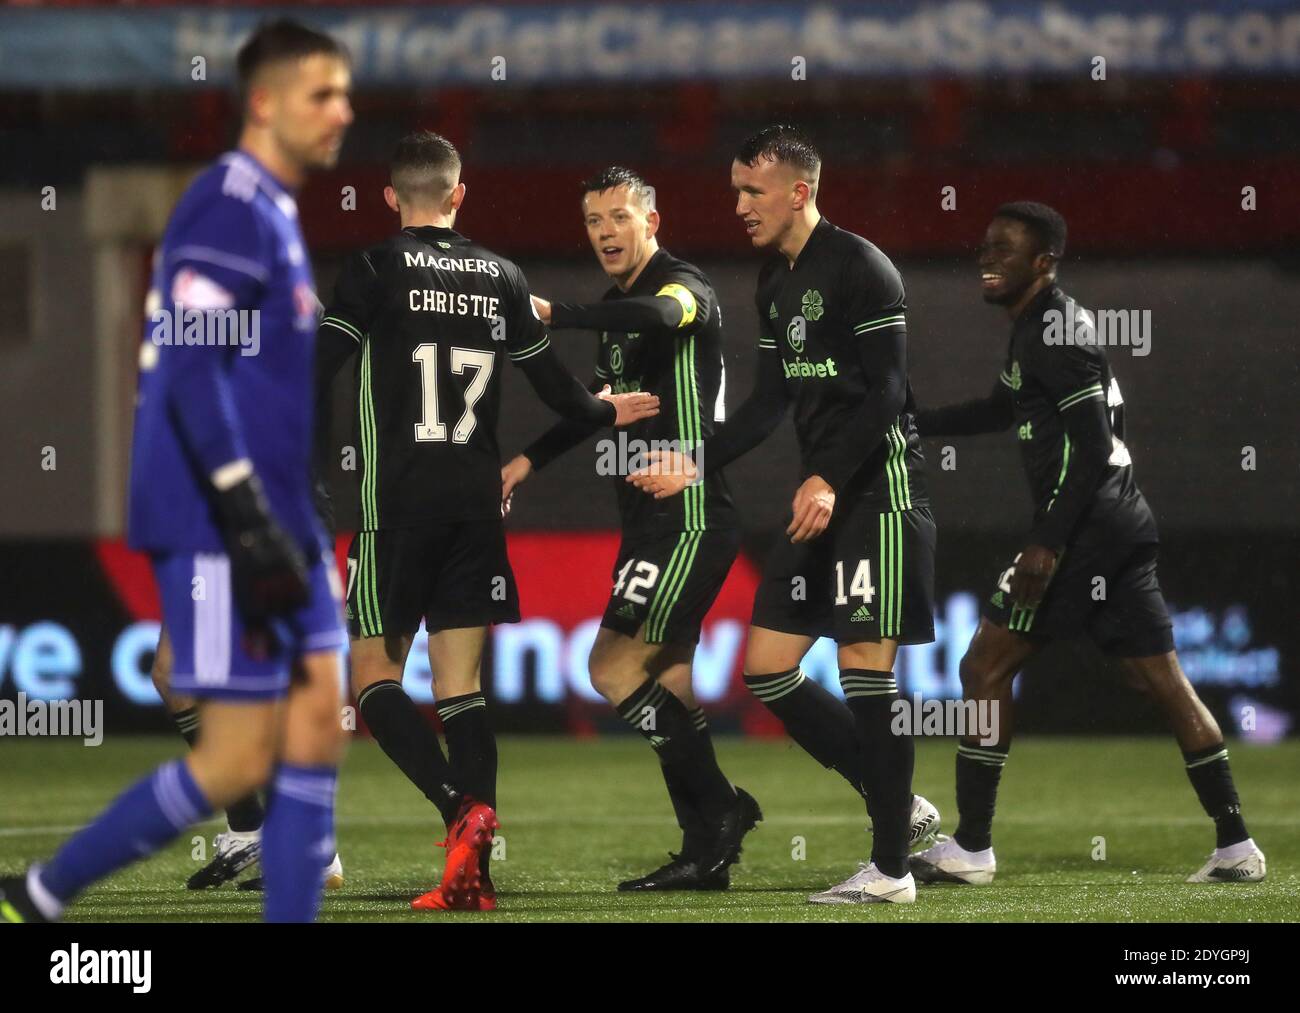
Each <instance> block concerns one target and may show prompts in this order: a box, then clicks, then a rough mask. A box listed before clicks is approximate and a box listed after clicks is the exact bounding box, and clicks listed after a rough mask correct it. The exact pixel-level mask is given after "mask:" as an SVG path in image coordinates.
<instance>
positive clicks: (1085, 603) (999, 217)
mask: <svg viewBox="0 0 1300 1013" xmlns="http://www.w3.org/2000/svg"><path fill="white" fill-rule="evenodd" d="M1065 238H1066V226H1065V221H1064V219H1063V218H1062V217H1061V216H1060V215H1059V214H1058V213H1057V212H1056V211H1054V210H1052V209H1051V208H1050V207H1047V206H1046V205H1043V204H1036V203H1033V202H1029V201H1019V202H1016V203H1012V204H1005V205H1003V206H1002V207H1001V208H999V209H998V211H997V214H996V215H995V217H994V218H993V221H992V222H991V223H990V225H989V226H988V229H987V231H986V232H985V235H984V242H983V245H982V246H981V247H980V250H979V267H980V280H981V286H982V288H983V293H984V301H985V302H988V303H992V304H994V305H997V306H1002V307H1003V308H1004V309H1005V310H1006V311H1007V315H1008V316H1009V317H1010V318H1011V321H1012V325H1011V342H1010V345H1009V347H1008V349H1007V358H1006V365H1005V368H1004V369H1003V371H1002V374H1001V376H1000V377H999V378H998V380H997V382H996V383H995V384H994V385H993V392H992V393H991V394H990V395H989V396H988V397H987V398H983V399H981V400H976V401H969V402H966V403H964V404H959V405H953V406H950V407H946V408H939V409H935V410H929V411H922V412H921V413H920V414H919V415H918V418H917V425H918V427H919V428H920V430H921V434H922V435H923V436H941V435H950V434H951V435H966V434H971V433H990V432H1001V431H1003V430H1006V429H1010V428H1011V427H1012V426H1015V427H1016V429H1017V433H1018V436H1019V439H1020V451H1021V460H1022V461H1023V462H1024V466H1025V471H1026V472H1027V474H1028V476H1029V484H1030V488H1031V489H1032V491H1033V495H1034V500H1035V505H1036V509H1035V512H1034V521H1033V527H1032V529H1031V530H1030V532H1029V534H1028V535H1027V536H1026V538H1025V540H1024V548H1023V549H1021V551H1020V553H1019V554H1018V555H1017V556H1016V557H1015V559H1014V560H1012V562H1011V565H1010V566H1009V567H1007V568H1006V569H1005V570H1004V571H1003V572H1002V575H1001V577H1000V578H999V579H998V582H997V586H996V587H995V588H994V590H993V593H992V595H991V596H990V598H989V599H988V600H987V601H986V602H985V603H984V607H983V616H982V618H981V620H980V624H979V627H978V629H977V630H976V631H975V636H974V638H973V639H972V640H971V643H970V647H969V648H968V649H967V651H966V655H965V657H963V658H962V662H961V679H962V686H963V690H964V696H965V698H966V699H967V700H979V701H995V702H996V703H995V705H996V706H997V707H998V708H999V725H998V727H999V741H998V742H997V743H996V744H994V745H981V744H980V743H979V742H978V741H975V740H973V739H970V738H967V739H964V740H963V741H962V743H961V744H960V745H959V746H958V748H957V808H958V810H959V814H960V822H959V823H958V826H957V830H956V832H955V834H954V835H953V837H952V838H951V839H948V838H941V839H940V841H939V843H938V844H936V845H934V846H933V847H931V848H928V849H926V850H925V851H922V852H920V853H918V854H916V855H913V856H912V859H911V865H912V871H913V872H914V873H915V875H916V877H917V878H918V879H920V880H922V881H923V882H924V881H947V882H959V883H972V884H986V883H990V882H992V880H993V876H994V873H995V871H996V869H997V864H996V862H995V860H994V856H993V847H992V822H993V809H994V802H995V799H996V796H997V788H998V781H999V779H1000V778H1001V774H1002V767H1003V765H1004V764H1005V763H1006V759H1007V752H1008V749H1009V747H1010V743H1011V727H1012V714H1011V709H1012V695H1011V685H1012V680H1013V679H1014V678H1015V676H1016V673H1017V672H1019V671H1020V669H1021V668H1022V667H1023V666H1024V664H1025V663H1026V662H1027V661H1028V660H1029V659H1030V658H1032V657H1033V656H1034V655H1035V654H1037V653H1038V652H1039V651H1040V650H1041V649H1042V648H1043V647H1044V646H1045V645H1046V644H1047V643H1049V642H1050V641H1052V640H1058V639H1063V638H1066V637H1073V636H1077V635H1079V634H1081V633H1083V634H1087V636H1088V637H1090V638H1091V639H1092V640H1093V642H1094V643H1096V644H1097V646H1098V647H1100V648H1101V649H1102V650H1103V651H1104V652H1106V653H1107V654H1109V655H1111V656H1112V657H1116V658H1118V659H1119V660H1120V661H1121V663H1122V664H1123V665H1124V667H1125V668H1126V669H1128V671H1129V674H1130V675H1131V676H1132V677H1133V678H1134V680H1135V681H1136V682H1137V683H1138V684H1139V685H1140V686H1142V687H1143V688H1144V689H1145V690H1146V691H1147V692H1149V693H1150V694H1151V696H1152V697H1154V699H1155V700H1156V701H1157V702H1158V703H1159V705H1160V706H1161V708H1162V709H1163V710H1164V712H1165V714H1166V716H1167V718H1168V720H1169V722H1170V724H1171V725H1172V727H1173V730H1174V734H1175V736H1176V737H1177V739H1178V744H1179V746H1180V747H1181V748H1182V751H1183V759H1184V762H1185V763H1186V767H1187V776H1188V778H1189V779H1190V780H1191V782H1192V786H1193V788H1195V790H1196V794H1197V797H1198V798H1199V799H1200V801H1201V804H1202V806H1204V808H1205V811H1206V813H1207V814H1208V815H1209V816H1210V818H1211V819H1213V821H1214V824H1215V829H1216V835H1217V842H1216V847H1215V849H1214V853H1213V854H1212V855H1211V856H1210V858H1209V860H1208V861H1207V862H1206V863H1205V864H1204V866H1202V868H1200V869H1199V870H1198V871H1197V872H1195V873H1193V874H1192V875H1191V876H1190V877H1189V879H1188V882H1193V883H1204V882H1245V881H1254V880H1260V879H1263V878H1264V872H1265V865H1264V855H1263V853H1262V852H1261V851H1260V850H1259V848H1258V847H1256V845H1255V842H1254V841H1253V840H1251V838H1250V835H1249V834H1248V833H1247V831H1246V826H1245V823H1244V822H1243V821H1242V817H1241V805H1240V803H1239V802H1238V800H1237V792H1236V788H1235V787H1234V786H1233V781H1232V773H1231V771H1230V770H1229V767H1228V750H1227V749H1226V748H1225V746H1224V743H1223V734H1222V733H1221V732H1220V731H1219V726H1218V724H1217V723H1216V722H1215V720H1214V717H1213V716H1212V715H1211V714H1210V712H1209V710H1207V709H1206V707H1205V705H1204V704H1203V703H1202V702H1201V700H1200V699H1199V698H1198V697H1197V695H1196V691H1195V690H1194V689H1193V688H1192V686H1191V684H1190V683H1189V682H1188V681H1187V677H1186V676H1185V675H1184V674H1183V671H1182V668H1181V667H1180V666H1179V664H1178V655H1177V654H1176V653H1175V652H1174V641H1173V635H1172V632H1171V624H1170V621H1169V614H1168V611H1167V610H1166V608H1165V602H1164V598H1163V597H1162V595H1161V593H1160V584H1159V581H1158V580H1157V578H1156V552H1157V542H1158V538H1157V533H1156V523H1155V518H1154V517H1153V516H1152V514H1151V509H1150V507H1148V506H1147V502H1146V500H1145V499H1144V498H1143V496H1142V493H1141V492H1140V491H1139V489H1138V487H1137V483H1136V482H1135V481H1134V479H1133V465H1132V461H1131V459H1130V456H1129V451H1128V448H1127V447H1126V446H1125V445H1124V399H1123V397H1122V396H1121V395H1120V390H1119V384H1118V383H1117V382H1116V380H1115V377H1114V376H1113V375H1112V374H1111V371H1110V366H1109V364H1108V362H1107V360H1106V353H1105V351H1104V349H1103V348H1102V346H1101V344H1099V343H1098V342H1097V338H1096V329H1095V325H1094V321H1093V319H1092V317H1091V315H1090V314H1089V313H1088V312H1087V311H1086V310H1083V309H1081V308H1080V307H1078V306H1076V305H1075V303H1074V301H1073V300H1072V299H1071V298H1070V297H1069V296H1067V295H1066V294H1065V293H1064V292H1063V291H1061V288H1060V287H1059V286H1058V285H1057V283H1056V272H1057V265H1058V263H1059V262H1060V259H1061V257H1062V255H1063V254H1064V253H1065ZM1071 323H1072V324H1073V342H1068V343H1067V342H1065V341H1063V340H1058V338H1061V337H1063V335H1064V332H1065V331H1066V330H1067V329H1069V327H1070V325H1071ZM1099 588H1100V589H1103V591H1102V593H1101V594H1098V593H1097V592H1098V589H1099Z"/></svg>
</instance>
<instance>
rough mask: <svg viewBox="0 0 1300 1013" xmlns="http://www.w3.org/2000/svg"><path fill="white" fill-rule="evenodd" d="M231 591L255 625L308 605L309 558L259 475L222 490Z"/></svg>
mask: <svg viewBox="0 0 1300 1013" xmlns="http://www.w3.org/2000/svg"><path fill="white" fill-rule="evenodd" d="M217 514H218V516H219V517H220V519H221V530H222V534H223V535H224V536H225V542H226V551H227V553H228V554H229V556H230V577H231V581H230V582H231V590H232V591H233V593H234V596H235V603H236V604H237V605H238V606H239V611H240V613H241V614H242V615H243V617H244V618H245V620H247V621H248V622H249V624H250V625H254V624H258V623H261V622H264V621H265V620H267V619H269V618H271V617H273V616H278V615H284V614H285V613H287V612H292V611H293V610H294V609H296V608H301V607H302V606H303V605H305V604H307V598H308V594H307V560H306V558H305V557H304V556H303V553H302V550H301V549H300V548H299V547H298V546H297V545H296V544H294V541H293V539H292V538H290V537H289V535H288V534H287V533H286V532H285V530H284V529H283V528H281V527H280V525H279V524H278V523H276V521H275V519H274V518H273V517H272V516H271V512H270V509H269V508H268V506H267V503H266V496H265V495H264V493H263V492H262V485H261V483H260V482H259V481H258V478H257V476H256V475H250V476H249V477H248V478H246V479H244V480H243V481H242V482H239V483H237V484H236V485H233V486H231V487H230V488H229V489H226V490H224V491H222V492H218V493H217Z"/></svg>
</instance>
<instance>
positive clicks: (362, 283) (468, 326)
mask: <svg viewBox="0 0 1300 1013" xmlns="http://www.w3.org/2000/svg"><path fill="white" fill-rule="evenodd" d="M322 327H334V328H337V329H338V330H340V331H342V332H344V333H345V334H347V335H349V336H350V337H351V338H352V339H353V340H355V341H356V342H357V343H358V344H359V346H360V348H359V354H358V355H357V356H356V365H355V369H356V379H357V392H358V400H357V409H356V416H355V433H356V447H357V456H358V461H357V468H358V471H359V473H360V484H361V530H363V531H374V530H377V529H381V528H392V527H404V526H408V525H416V524H438V523H450V522H457V521H467V520H488V519H492V518H500V516H501V460H500V449H499V447H498V444H497V416H498V413H499V410H500V402H501V370H502V368H503V367H504V366H505V363H506V362H507V361H510V362H513V363H515V364H520V363H523V362H524V361H526V360H527V359H529V358H530V357H532V356H534V355H538V354H540V353H542V352H543V351H544V350H545V349H546V348H547V347H548V346H549V338H548V336H547V331H546V327H545V325H544V324H543V323H542V322H541V320H540V319H539V318H538V317H537V314H536V313H535V312H534V310H533V306H532V302H531V300H530V299H529V294H528V283H527V281H526V280H525V278H524V275H523V272H522V271H521V270H520V269H519V268H518V267H517V266H516V265H515V264H513V263H512V262H511V261H509V260H506V259H505V258H503V257H500V256H498V255H497V254H495V253H493V252H492V251H490V250H488V249H486V248H485V247H483V246H480V245H478V244H477V243H474V242H472V241H471V240H469V239H467V238H465V237H464V236H462V235H460V234H459V233H457V232H455V231H454V230H452V229H447V228H439V227H434V226H422V227H415V228H407V229H403V230H402V231H401V232H400V233H398V234H397V235H396V236H393V237H392V238H390V239H388V240H386V241H384V242H382V243H380V244H379V245H377V246H374V247H371V248H370V249H368V250H365V251H364V252H362V253H359V254H357V255H355V256H354V257H352V258H350V259H349V260H348V262H347V263H346V264H345V265H344V268H343V271H342V274H341V275H340V277H339V281H338V286H337V289H336V293H335V299H334V302H333V303H332V304H331V305H330V306H329V308H328V309H327V310H326V313H325V317H324V319H323V321H322Z"/></svg>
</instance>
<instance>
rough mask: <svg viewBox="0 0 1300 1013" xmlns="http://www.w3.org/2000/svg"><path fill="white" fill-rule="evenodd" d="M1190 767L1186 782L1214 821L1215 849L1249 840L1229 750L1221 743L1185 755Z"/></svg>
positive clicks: (1184, 757) (1188, 767)
mask: <svg viewBox="0 0 1300 1013" xmlns="http://www.w3.org/2000/svg"><path fill="white" fill-rule="evenodd" d="M1183 761H1184V762H1185V763H1186V764H1187V779H1188V780H1189V781H1191V782H1192V787H1193V788H1195V789H1196V797H1197V798H1199V799H1200V800H1201V807H1202V808H1203V809H1204V810H1205V813H1206V815H1207V816H1209V817H1210V819H1212V820H1214V837H1215V844H1214V846H1215V847H1216V848H1226V847H1228V846H1229V845H1230V844H1239V843H1241V842H1242V841H1244V840H1246V838H1248V837H1249V836H1250V834H1249V833H1247V832H1246V821H1245V820H1243V819H1242V818H1241V802H1240V801H1239V800H1238V798H1237V788H1236V785H1234V784H1233V783H1232V770H1231V769H1230V768H1229V767H1228V748H1227V746H1225V745H1224V744H1223V743H1222V742H1219V743H1216V744H1215V745H1213V746H1206V747H1205V748H1204V749H1194V750H1192V751H1191V752H1184V753H1183Z"/></svg>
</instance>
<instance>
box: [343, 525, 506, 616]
mask: <svg viewBox="0 0 1300 1013" xmlns="http://www.w3.org/2000/svg"><path fill="white" fill-rule="evenodd" d="M344 615H345V616H346V617H347V622H348V634H349V635H350V636H351V637H353V638H354V639H358V638H363V637H378V636H412V635H414V633H415V631H416V630H417V629H419V627H420V620H421V619H423V620H424V621H425V625H426V627H427V628H428V630H429V632H430V633H436V632H437V631H438V630H450V629H461V628H464V627H469V626H491V625H492V624H493V623H517V622H519V591H518V589H517V588H516V587H515V575H514V573H512V572H511V570H510V558H509V557H508V556H507V555H506V531H505V526H504V525H503V524H502V522H501V521H500V520H489V521H463V522H461V523H456V524H432V525H429V526H427V527H409V528H385V529H382V530H380V531H361V532H359V533H357V534H356V535H355V536H353V539H352V545H351V546H350V547H349V548H348V590H347V607H346V609H345V610H344Z"/></svg>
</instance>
